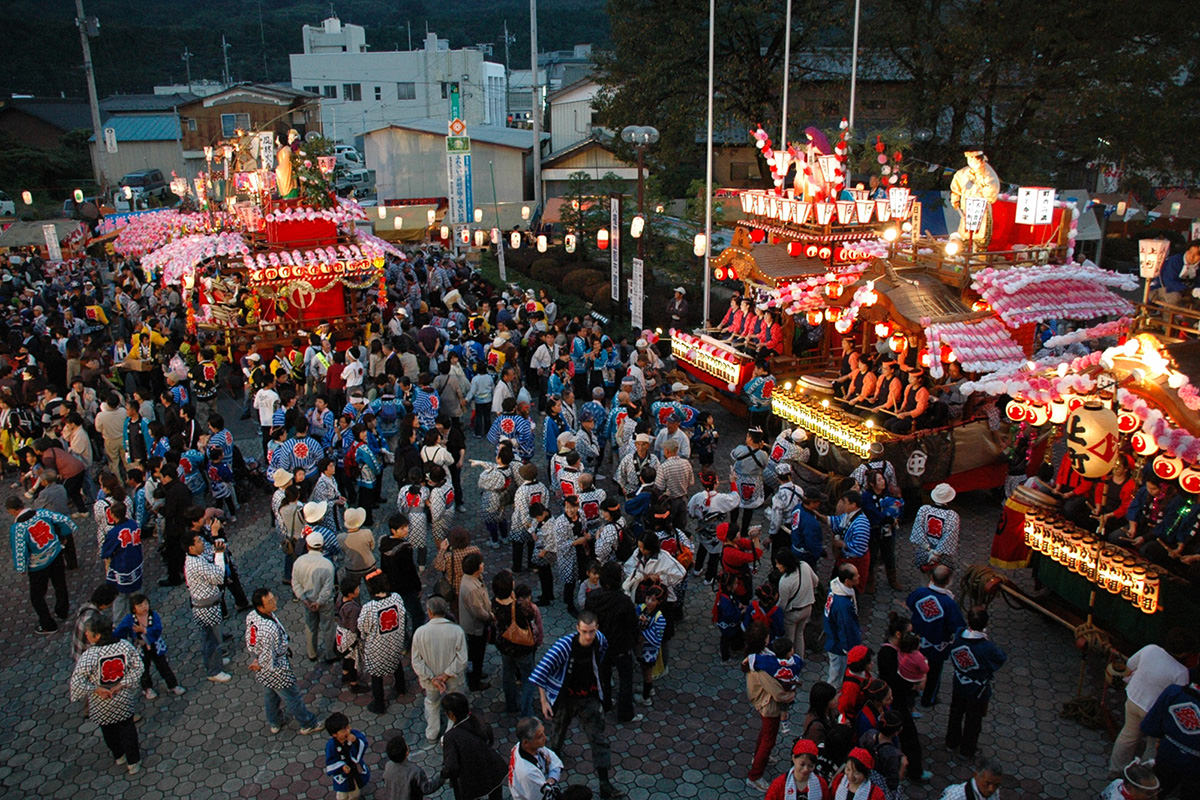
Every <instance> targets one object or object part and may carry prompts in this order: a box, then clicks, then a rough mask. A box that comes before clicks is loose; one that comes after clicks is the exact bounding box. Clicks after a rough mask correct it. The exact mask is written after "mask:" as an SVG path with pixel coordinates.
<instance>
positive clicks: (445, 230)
mask: <svg viewBox="0 0 1200 800" xmlns="http://www.w3.org/2000/svg"><path fill="white" fill-rule="evenodd" d="M439 233H441V234H442V238H443V239H446V240H447V241H448V240H449V239H450V226H448V225H443V226H442V229H441V231H439Z"/></svg>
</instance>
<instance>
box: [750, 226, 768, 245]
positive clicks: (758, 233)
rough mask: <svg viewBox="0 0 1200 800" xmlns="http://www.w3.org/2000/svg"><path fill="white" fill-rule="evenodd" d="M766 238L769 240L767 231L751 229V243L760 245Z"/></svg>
mask: <svg viewBox="0 0 1200 800" xmlns="http://www.w3.org/2000/svg"><path fill="white" fill-rule="evenodd" d="M765 238H767V234H766V231H764V230H763V229H762V228H753V229H751V231H750V241H752V242H754V243H755V244H759V243H761V242H762V240H763V239H765Z"/></svg>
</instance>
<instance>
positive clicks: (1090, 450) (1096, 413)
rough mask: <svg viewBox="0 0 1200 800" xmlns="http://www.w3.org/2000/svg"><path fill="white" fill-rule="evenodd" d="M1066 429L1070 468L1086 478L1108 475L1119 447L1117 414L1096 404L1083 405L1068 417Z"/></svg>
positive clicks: (1115, 461)
mask: <svg viewBox="0 0 1200 800" xmlns="http://www.w3.org/2000/svg"><path fill="white" fill-rule="evenodd" d="M1066 426H1067V427H1066V432H1067V451H1068V452H1069V454H1070V459H1071V468H1072V469H1074V470H1075V471H1076V472H1078V473H1079V474H1080V475H1082V476H1083V477H1085V478H1102V477H1104V476H1105V475H1107V474H1108V473H1109V472H1111V471H1112V468H1113V464H1115V463H1117V458H1118V457H1119V455H1120V444H1121V440H1120V439H1119V438H1118V436H1117V434H1118V430H1117V415H1116V413H1114V412H1113V410H1112V409H1111V408H1108V407H1106V406H1102V405H1100V404H1099V403H1095V404H1092V405H1085V406H1083V407H1082V408H1077V409H1075V410H1074V411H1072V412H1071V413H1070V414H1068V415H1067V421H1066Z"/></svg>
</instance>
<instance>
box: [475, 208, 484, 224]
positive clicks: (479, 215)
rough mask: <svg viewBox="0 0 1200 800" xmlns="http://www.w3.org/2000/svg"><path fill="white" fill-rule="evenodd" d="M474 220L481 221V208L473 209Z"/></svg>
mask: <svg viewBox="0 0 1200 800" xmlns="http://www.w3.org/2000/svg"><path fill="white" fill-rule="evenodd" d="M475 221H476V222H483V209H482V208H477V209H475Z"/></svg>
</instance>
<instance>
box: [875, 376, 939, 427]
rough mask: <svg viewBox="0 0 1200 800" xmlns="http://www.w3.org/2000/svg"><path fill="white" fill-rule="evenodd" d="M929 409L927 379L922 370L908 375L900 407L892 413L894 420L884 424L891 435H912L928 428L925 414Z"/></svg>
mask: <svg viewBox="0 0 1200 800" xmlns="http://www.w3.org/2000/svg"><path fill="white" fill-rule="evenodd" d="M929 409H930V403H929V377H928V376H927V375H926V374H925V373H924V371H922V370H913V371H912V372H910V373H908V385H907V386H905V387H904V393H903V395H902V396H901V399H900V407H899V408H898V409H896V410H895V411H894V413H893V417H894V419H889V420H888V421H887V422H885V423H884V427H886V428H887V429H888V430H889V431H891V432H892V433H912V432H913V431H915V430H919V429H920V428H924V427H928V419H927V418H926V413H927V412H928V411H929Z"/></svg>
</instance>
